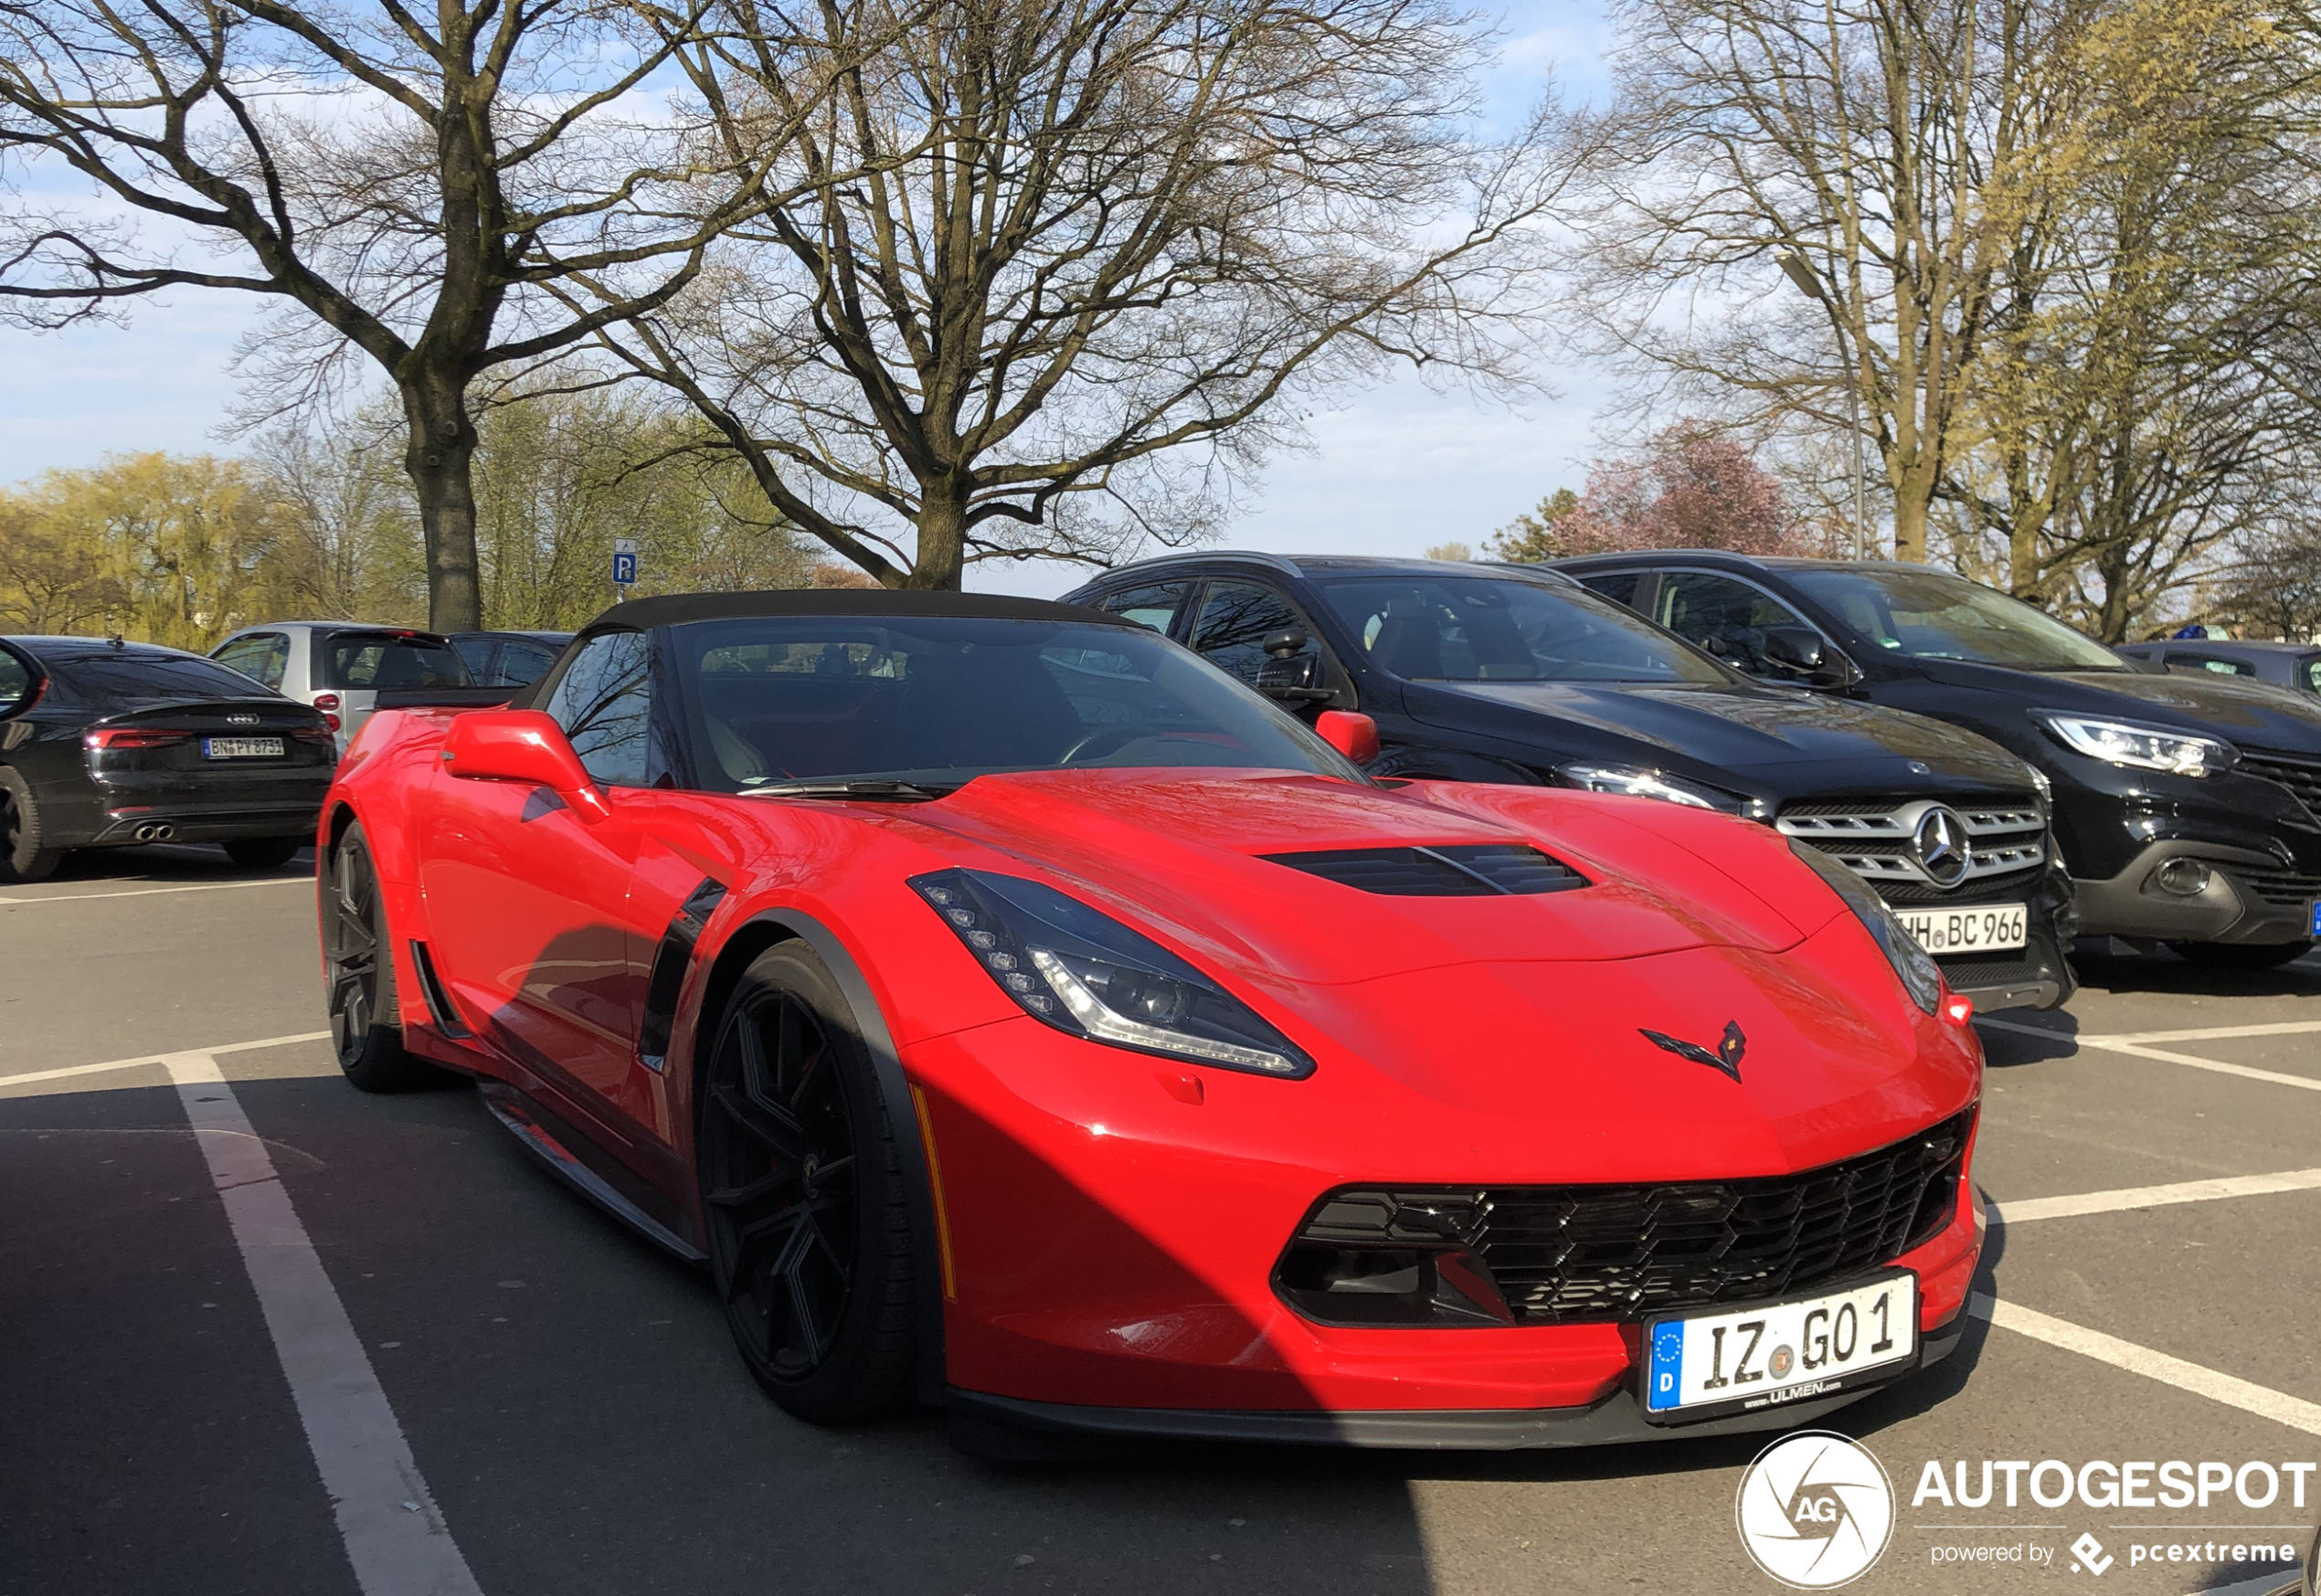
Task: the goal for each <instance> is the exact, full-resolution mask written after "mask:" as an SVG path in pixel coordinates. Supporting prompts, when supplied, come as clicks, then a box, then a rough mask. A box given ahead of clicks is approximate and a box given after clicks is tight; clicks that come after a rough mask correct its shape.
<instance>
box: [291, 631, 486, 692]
mask: <svg viewBox="0 0 2321 1596" xmlns="http://www.w3.org/2000/svg"><path fill="white" fill-rule="evenodd" d="M318 685H320V686H323V687H341V688H355V689H357V690H361V689H370V690H373V691H376V692H401V691H408V690H409V689H412V688H420V687H472V686H474V685H475V679H474V678H473V677H472V676H471V675H469V674H468V668H467V666H466V664H465V663H464V662H463V661H461V659H460V656H459V652H458V650H454V649H453V648H452V647H451V646H450V644H449V643H446V642H443V641H442V640H441V639H437V638H426V637H412V636H409V635H408V634H406V633H401V632H334V633H333V634H332V635H331V637H330V639H328V640H327V641H326V642H324V643H323V680H322V681H321V682H320V683H318Z"/></svg>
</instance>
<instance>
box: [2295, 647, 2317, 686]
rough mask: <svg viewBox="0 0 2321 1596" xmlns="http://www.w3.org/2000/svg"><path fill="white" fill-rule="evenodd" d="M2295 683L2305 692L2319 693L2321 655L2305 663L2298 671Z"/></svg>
mask: <svg viewBox="0 0 2321 1596" xmlns="http://www.w3.org/2000/svg"><path fill="white" fill-rule="evenodd" d="M2297 681H2298V682H2299V684H2300V685H2302V686H2303V687H2304V688H2305V691H2306V692H2321V654H2316V655H2315V656H2314V657H2313V658H2312V659H2309V660H2307V661H2305V663H2304V664H2303V666H2302V667H2301V668H2300V669H2299V671H2298V675H2297Z"/></svg>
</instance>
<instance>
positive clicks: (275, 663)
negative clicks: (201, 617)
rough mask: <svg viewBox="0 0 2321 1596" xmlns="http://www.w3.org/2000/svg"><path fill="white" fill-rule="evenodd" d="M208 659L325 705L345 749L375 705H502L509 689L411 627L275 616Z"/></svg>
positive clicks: (441, 641) (442, 640) (223, 644)
mask: <svg viewBox="0 0 2321 1596" xmlns="http://www.w3.org/2000/svg"><path fill="white" fill-rule="evenodd" d="M209 657H210V658H211V659H213V660H215V661H217V662H218V663H219V664H220V665H224V666H227V667H228V668H229V669H231V670H235V671H240V672H241V673H242V674H243V675H245V676H249V677H252V678H255V679H256V680H257V681H259V682H263V683H265V684H266V685H267V686H269V687H270V688H272V689H273V690H274V691H275V692H279V693H281V695H282V696H283V697H285V698H292V699H296V700H297V701H298V702H299V703H311V704H313V706H314V707H315V708H316V709H318V710H321V711H322V712H323V721H324V722H325V724H328V725H329V726H330V728H331V729H332V730H333V731H334V732H335V733H336V734H337V735H338V746H339V751H340V752H341V753H344V752H345V751H346V745H347V744H348V743H350V742H352V741H353V740H354V737H355V733H356V732H359V731H361V730H362V729H363V723H364V722H365V721H366V720H368V719H370V718H371V713H372V712H373V711H375V710H378V709H387V708H395V707H408V706H412V705H417V704H422V703H435V704H467V705H474V704H486V703H505V702H506V701H507V698H508V695H509V692H510V691H511V690H510V689H508V688H505V687H501V688H489V687H478V686H477V685H476V684H475V679H474V678H473V677H472V675H470V674H469V672H468V668H467V665H466V662H465V661H462V660H461V658H460V654H459V650H456V649H454V648H453V647H452V646H451V643H450V639H447V638H442V637H439V636H437V635H436V634H435V633H433V632H424V631H417V630H414V629H411V628H409V627H399V626H366V625H364V624H362V623H360V622H358V621H351V620H285V621H275V622H273V623H271V624H270V625H267V626H253V627H245V628H244V629H241V630H240V631H238V632H236V633H234V634H233V635H232V636H231V637H228V639H226V640H225V641H224V642H221V643H219V644H218V645H217V647H216V648H214V649H212V650H210V651H209Z"/></svg>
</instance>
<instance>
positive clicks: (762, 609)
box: [582, 587, 1137, 632]
mask: <svg viewBox="0 0 2321 1596" xmlns="http://www.w3.org/2000/svg"><path fill="white" fill-rule="evenodd" d="M779 615H829V616H855V615H859V616H880V615H892V616H900V617H928V616H932V617H956V618H960V619H975V620H1074V621H1082V622H1088V623H1092V624H1095V625H1098V626H1127V627H1133V626H1135V625H1136V624H1137V623H1136V622H1134V621H1132V620H1128V619H1124V618H1122V617H1120V616H1117V615H1110V614H1108V613H1106V612H1105V611H1104V610H1101V609H1088V608H1083V607H1082V606H1080V605H1077V604H1056V603H1054V602H1051V601H1050V600H1048V599H1044V598H1016V597H1010V596H1009V595H1007V594H1003V593H925V592H917V591H899V592H898V591H894V590H890V589H886V588H878V589H872V588H868V587H793V588H784V589H780V590H778V591H774V592H767V593H670V594H664V595H662V597H657V598H631V599H628V600H626V601H625V602H623V603H620V604H616V605H614V606H613V607H612V608H610V609H608V610H606V611H605V612H604V613H603V614H602V615H599V616H598V617H597V618H596V619H594V620H592V621H590V622H589V623H588V625H587V626H586V627H584V628H582V630H584V631H592V632H593V631H601V630H605V629H609V628H616V627H632V628H634V629H637V630H639V631H649V630H651V629H652V628H654V627H660V626H683V625H684V624H685V623H686V622H687V621H694V620H737V619H743V618H749V617H754V616H779Z"/></svg>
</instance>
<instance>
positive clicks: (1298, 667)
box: [1257, 654, 1331, 703]
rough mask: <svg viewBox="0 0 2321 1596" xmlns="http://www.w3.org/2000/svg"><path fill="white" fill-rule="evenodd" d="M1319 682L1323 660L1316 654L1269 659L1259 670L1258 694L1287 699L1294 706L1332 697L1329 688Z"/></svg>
mask: <svg viewBox="0 0 2321 1596" xmlns="http://www.w3.org/2000/svg"><path fill="white" fill-rule="evenodd" d="M1320 682H1321V659H1320V656H1319V655H1316V654H1298V655H1295V656H1293V657H1292V658H1289V659H1287V660H1268V661H1266V662H1265V663H1264V664H1262V665H1260V666H1258V667H1257V691H1258V692H1262V693H1264V694H1265V695H1266V697H1267V698H1279V699H1287V700H1288V701H1289V702H1291V703H1307V702H1310V701H1313V700H1316V699H1324V698H1329V697H1330V696H1331V694H1330V689H1328V688H1327V687H1324V686H1322V685H1320Z"/></svg>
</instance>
